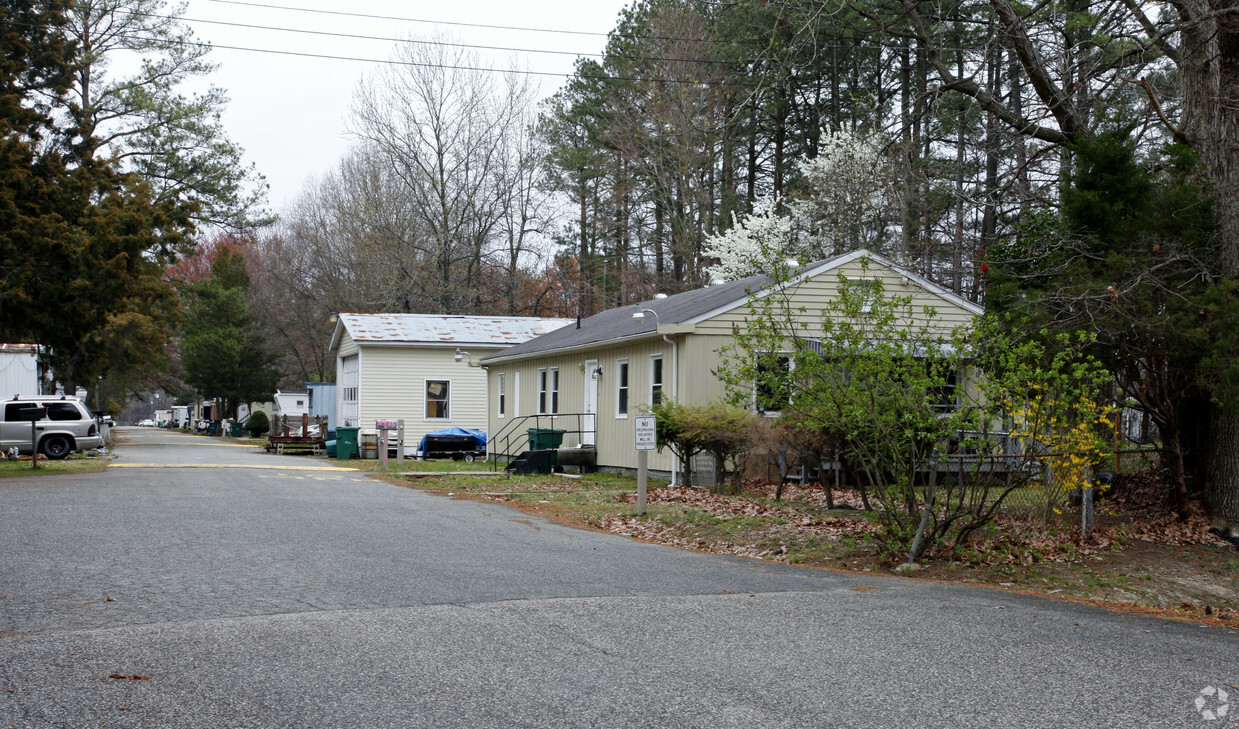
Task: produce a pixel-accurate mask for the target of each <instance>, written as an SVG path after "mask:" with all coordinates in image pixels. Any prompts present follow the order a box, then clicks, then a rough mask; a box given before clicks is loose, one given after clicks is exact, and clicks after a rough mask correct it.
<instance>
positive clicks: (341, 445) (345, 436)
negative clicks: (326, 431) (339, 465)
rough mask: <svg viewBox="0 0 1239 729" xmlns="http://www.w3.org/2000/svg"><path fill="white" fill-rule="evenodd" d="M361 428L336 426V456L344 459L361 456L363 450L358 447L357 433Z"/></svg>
mask: <svg viewBox="0 0 1239 729" xmlns="http://www.w3.org/2000/svg"><path fill="white" fill-rule="evenodd" d="M360 430H361V428H348V427H344V426H341V427H339V428H336V458H339V459H341V460H344V461H347V460H350V459H352V458H361V452H360V450H359V449H358V448H357V433H358V431H360Z"/></svg>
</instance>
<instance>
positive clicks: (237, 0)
mask: <svg viewBox="0 0 1239 729" xmlns="http://www.w3.org/2000/svg"><path fill="white" fill-rule="evenodd" d="M207 2H212V3H219V4H221V5H243V6H247V7H252V8H266V9H269V10H290V11H293V12H298V13H315V14H319V15H337V16H342V17H347V18H369V19H372V20H398V21H401V22H404V23H426V24H430V25H451V26H456V27H461V28H485V29H487V30H514V31H519V32H524V33H554V34H560V35H583V36H592V37H599V38H606V37H609V36H610V33H599V32H597V31H590V30H559V29H555V28H525V27H520V26H512V25H488V24H485V23H464V22H460V21H452V20H426V19H423V18H406V17H400V16H395V15H368V14H366V13H348V12H344V11H342V10H316V9H313V8H296V7H290V6H288V5H271V4H268V3H257V2H246V1H245V0H207ZM620 37H623V38H636V39H649V40H671V41H688V42H693V43H722V42H725V41H718V40H715V39H712V38H678V37H675V36H658V35H624V36H620Z"/></svg>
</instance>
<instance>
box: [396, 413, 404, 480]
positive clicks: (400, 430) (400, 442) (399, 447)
mask: <svg viewBox="0 0 1239 729" xmlns="http://www.w3.org/2000/svg"><path fill="white" fill-rule="evenodd" d="M396 465H397V466H399V467H400V470H402V471H403V470H404V418H401V419H400V420H397V421H396Z"/></svg>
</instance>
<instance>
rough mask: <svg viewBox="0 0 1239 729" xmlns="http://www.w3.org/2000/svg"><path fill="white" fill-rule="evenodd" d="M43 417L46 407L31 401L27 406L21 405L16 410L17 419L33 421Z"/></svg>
mask: <svg viewBox="0 0 1239 729" xmlns="http://www.w3.org/2000/svg"><path fill="white" fill-rule="evenodd" d="M45 417H47V408H45V407H43V406H41V405H35V404H33V403H31V404H30V406H29V407H23V408H21V409H19V410H18V411H17V419H18V420H25V421H29V422H34V421H37V420H42V419H43V418H45Z"/></svg>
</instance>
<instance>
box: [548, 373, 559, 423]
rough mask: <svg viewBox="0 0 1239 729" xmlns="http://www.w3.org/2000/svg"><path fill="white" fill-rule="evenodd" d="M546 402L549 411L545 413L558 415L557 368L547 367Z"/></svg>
mask: <svg viewBox="0 0 1239 729" xmlns="http://www.w3.org/2000/svg"><path fill="white" fill-rule="evenodd" d="M547 402H548V404H549V405H550V407H551V411H550V412H549V413H546V414H547V415H559V368H558V367H548V368H547Z"/></svg>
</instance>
